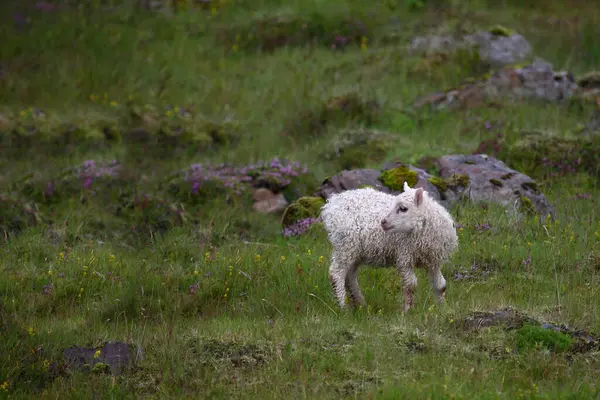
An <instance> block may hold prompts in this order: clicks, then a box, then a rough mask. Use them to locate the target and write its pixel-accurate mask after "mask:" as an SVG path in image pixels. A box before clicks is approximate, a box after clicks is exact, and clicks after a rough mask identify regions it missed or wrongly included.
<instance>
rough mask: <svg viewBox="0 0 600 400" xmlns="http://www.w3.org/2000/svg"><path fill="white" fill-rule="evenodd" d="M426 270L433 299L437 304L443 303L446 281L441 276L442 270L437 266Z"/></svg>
mask: <svg viewBox="0 0 600 400" xmlns="http://www.w3.org/2000/svg"><path fill="white" fill-rule="evenodd" d="M427 270H428V272H429V281H430V282H431V287H432V288H433V292H434V293H435V297H436V299H437V301H438V302H439V303H443V302H444V299H445V297H446V279H444V275H442V270H441V268H440V266H439V265H434V266H430V267H429V268H427Z"/></svg>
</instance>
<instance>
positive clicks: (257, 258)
mask: <svg viewBox="0 0 600 400" xmlns="http://www.w3.org/2000/svg"><path fill="white" fill-rule="evenodd" d="M254 261H256V262H258V261H260V254H257V255H255V256H254Z"/></svg>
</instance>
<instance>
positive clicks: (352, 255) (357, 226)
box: [321, 184, 458, 311]
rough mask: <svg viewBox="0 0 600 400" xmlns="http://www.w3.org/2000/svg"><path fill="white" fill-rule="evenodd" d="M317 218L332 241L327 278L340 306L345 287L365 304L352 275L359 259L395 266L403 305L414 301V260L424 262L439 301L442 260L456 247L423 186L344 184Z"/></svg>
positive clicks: (450, 225) (444, 215)
mask: <svg viewBox="0 0 600 400" xmlns="http://www.w3.org/2000/svg"><path fill="white" fill-rule="evenodd" d="M404 207H406V208H407V210H406V211H401V210H404ZM321 219H322V221H323V225H324V227H325V229H326V230H327V235H328V239H329V242H330V243H331V245H332V246H333V251H332V255H331V265H330V268H329V279H330V281H331V285H332V288H333V291H334V294H335V296H336V298H337V301H338V304H339V305H340V307H341V308H345V296H346V290H348V291H349V292H350V298H351V300H352V302H353V303H354V304H353V305H354V306H358V305H365V301H364V298H363V295H362V293H361V291H360V288H359V285H358V280H357V272H358V268H359V266H360V265H367V266H370V267H390V266H395V267H396V268H397V270H398V272H399V274H400V276H401V277H402V283H403V288H404V302H405V304H404V310H405V311H408V309H410V308H411V307H412V305H413V290H414V288H415V286H416V284H417V278H416V275H415V273H414V267H415V266H416V267H424V268H427V270H428V271H429V279H430V282H431V285H432V287H433V289H434V291H435V294H436V297H437V299H438V301H440V302H441V301H443V299H444V295H445V290H446V280H445V279H444V276H443V275H442V272H441V266H442V264H443V263H444V262H445V261H446V260H448V259H449V258H450V257H451V255H452V253H453V252H454V251H455V250H456V248H457V247H458V236H457V234H456V228H455V224H454V221H453V219H452V216H451V215H450V214H449V213H448V212H447V211H446V209H445V208H444V207H442V206H441V205H440V204H439V203H437V202H436V201H435V199H432V198H431V197H429V195H428V193H427V192H426V191H424V190H423V189H422V188H419V189H416V190H415V189H411V188H410V187H409V186H408V185H407V184H405V185H404V192H403V193H401V194H400V195H398V196H394V195H390V194H386V193H383V192H380V191H378V190H375V189H372V188H363V189H356V190H347V191H344V192H341V193H339V194H335V195H332V196H331V197H330V198H329V199H328V201H327V203H326V204H325V205H324V206H323V207H322V209H321ZM384 219H386V222H385V223H384V224H385V225H386V228H389V229H388V230H387V231H384V229H383V227H382V221H383V220H384Z"/></svg>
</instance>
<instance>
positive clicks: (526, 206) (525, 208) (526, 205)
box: [519, 195, 535, 214]
mask: <svg viewBox="0 0 600 400" xmlns="http://www.w3.org/2000/svg"><path fill="white" fill-rule="evenodd" d="M519 201H520V207H519V209H520V210H521V211H522V212H523V213H526V214H533V213H535V208H534V207H533V203H532V201H531V199H530V198H529V197H527V196H523V195H519Z"/></svg>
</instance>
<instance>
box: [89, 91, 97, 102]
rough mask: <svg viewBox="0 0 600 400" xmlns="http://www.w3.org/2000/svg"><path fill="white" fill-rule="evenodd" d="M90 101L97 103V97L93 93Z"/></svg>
mask: <svg viewBox="0 0 600 400" xmlns="http://www.w3.org/2000/svg"><path fill="white" fill-rule="evenodd" d="M90 101H96V96H95V95H94V94H93V93H92V94H90Z"/></svg>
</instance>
